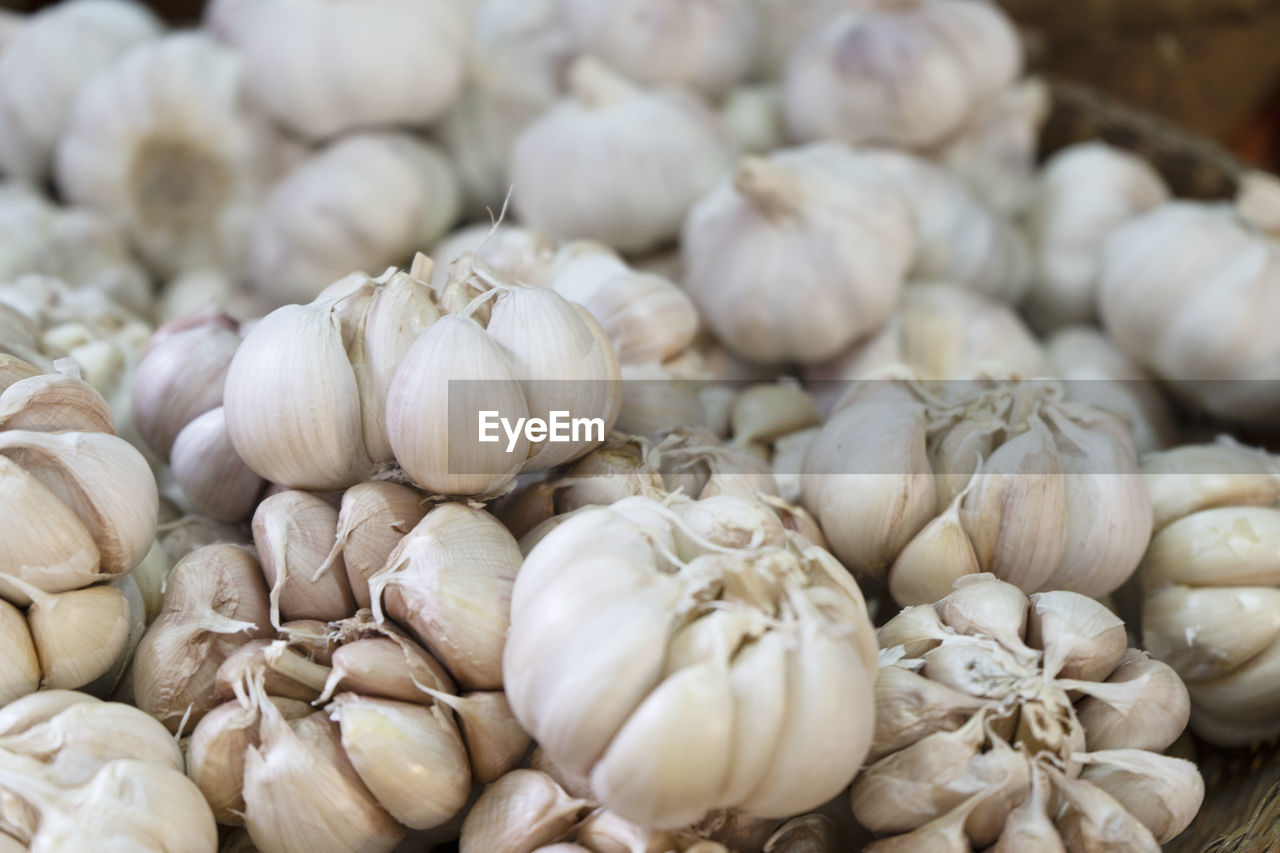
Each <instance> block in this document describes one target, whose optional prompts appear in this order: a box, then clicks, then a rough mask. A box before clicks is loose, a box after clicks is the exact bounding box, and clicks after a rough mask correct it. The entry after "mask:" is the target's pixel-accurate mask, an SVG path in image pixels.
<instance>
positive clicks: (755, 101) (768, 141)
mask: <svg viewBox="0 0 1280 853" xmlns="http://www.w3.org/2000/svg"><path fill="white" fill-rule="evenodd" d="M720 120H721V121H722V122H723V123H724V126H725V128H726V129H727V130H728V131H729V135H730V136H731V137H733V140H734V142H735V143H736V144H735V146H734V147H735V149H736V150H737V151H738V153H740V154H767V153H768V152H770V151H773V150H774V149H775V148H782V147H784V146H785V145H786V133H785V132H784V130H783V127H782V93H781V92H780V91H779V90H778V87H777V86H775V85H771V84H762V85H753V86H737V87H735V88H734V89H733V90H732V91H730V92H729V94H728V95H726V96H725V98H724V101H723V102H722V103H721V104H720Z"/></svg>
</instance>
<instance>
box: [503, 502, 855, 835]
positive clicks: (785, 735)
mask: <svg viewBox="0 0 1280 853" xmlns="http://www.w3.org/2000/svg"><path fill="white" fill-rule="evenodd" d="M667 504H668V505H667V506H664V505H663V503H661V502H659V501H656V500H653V499H652V498H646V497H633V498H627V499H625V500H623V501H619V502H617V503H615V504H614V505H613V506H612V507H608V508H594V509H586V510H582V511H581V512H580V513H577V514H574V515H573V516H572V517H570V518H568V519H566V520H565V521H564V522H563V523H562V524H560V525H559V526H558V527H556V528H555V529H554V530H553V531H551V532H550V533H549V534H547V535H546V537H545V538H543V539H542V540H541V541H540V542H539V543H538V544H537V546H536V547H534V549H533V550H532V551H531V552H530V553H529V555H528V557H527V558H526V560H525V562H524V565H523V567H522V568H521V571H520V574H519V575H518V576H517V578H516V584H515V589H514V591H513V594H512V600H511V628H510V631H509V633H508V639H507V645H506V650H505V652H504V662H503V674H504V679H505V681H506V688H507V697H508V700H509V701H510V704H511V708H512V710H513V711H514V712H515V715H516V718H517V719H518V720H520V722H521V723H522V724H523V725H524V726H525V728H526V730H528V731H529V732H530V734H531V735H533V736H534V738H535V739H536V740H537V741H538V742H539V744H540V746H541V747H542V748H543V749H544V750H545V751H546V752H547V754H548V756H549V757H550V758H551V759H552V760H553V761H554V762H555V763H556V764H558V765H560V766H563V767H564V768H565V769H566V770H567V771H568V772H570V773H574V774H581V775H585V776H589V777H590V780H591V787H592V790H593V791H594V792H595V794H596V796H597V797H598V798H599V800H600V802H601V803H602V804H603V805H605V806H606V807H608V808H609V809H610V810H612V811H614V812H616V813H617V814H618V815H620V816H621V817H623V818H625V819H627V820H630V821H633V822H635V823H637V824H640V825H644V826H650V827H656V828H663V827H666V828H678V827H681V826H684V825H687V824H688V823H690V822H693V821H696V820H699V819H701V818H702V817H703V816H704V815H705V814H706V812H707V811H709V810H711V809H713V808H717V807H732V808H736V809H739V810H741V811H744V812H746V813H748V814H757V815H762V816H781V815H786V814H792V813H795V812H797V811H801V810H804V809H805V808H808V807H810V806H811V805H813V804H817V803H821V802H824V801H825V800H827V799H829V798H830V797H831V796H833V795H834V794H835V793H837V792H838V791H840V790H841V789H842V788H843V787H844V786H845V785H846V784H847V783H848V781H849V778H850V777H851V776H852V774H853V773H854V772H855V771H856V768H857V766H858V764H859V763H860V761H861V759H862V757H863V755H864V753H865V749H866V744H867V742H868V738H869V735H870V732H869V729H868V728H867V727H868V725H869V723H870V716H869V714H870V706H869V703H868V701H867V694H868V692H869V687H870V685H869V683H867V681H866V679H868V678H869V676H870V675H871V672H872V669H871V652H872V644H871V643H870V635H869V631H870V623H869V621H868V620H867V617H866V611H865V604H864V602H863V600H862V597H861V594H860V593H859V592H858V591H857V588H856V586H855V585H854V584H853V583H852V581H851V579H850V578H849V576H848V575H847V574H846V573H845V572H844V570H843V569H842V568H841V567H840V566H839V564H838V563H836V562H835V561H834V560H832V559H831V558H830V556H829V555H827V554H826V553H825V552H824V551H822V550H821V549H817V548H813V547H810V546H808V543H807V540H803V539H796V538H793V535H792V534H789V533H788V532H787V531H786V530H785V529H784V528H783V527H782V525H781V523H780V522H777V521H776V518H774V517H773V516H772V514H771V512H770V511H769V510H768V508H767V507H766V508H764V509H763V512H760V511H759V510H760V509H761V507H762V506H763V505H760V504H757V503H755V502H753V501H751V500H748V499H744V498H735V497H728V496H722V497H717V498H711V499H708V500H704V501H683V502H681V501H668V502H667ZM770 518H774V520H773V521H768V519H770ZM712 543H715V544H712ZM801 543H804V544H801ZM725 549H727V550H725ZM783 567H789V568H787V569H785V571H786V572H788V574H785V575H784V574H783V573H782V571H784V569H783ZM722 582H723V586H721V583H722ZM709 583H710V584H712V586H708V585H707V584H709ZM756 584H761V585H762V586H758V587H757V586H755V585H756ZM712 588H714V589H715V590H717V591H719V592H718V594H717V593H712V594H710V595H707V593H709V592H710V591H711V589H712ZM749 589H757V590H758V591H759V594H758V596H757V595H756V594H754V593H751V592H749V591H748V590H749ZM695 590H705V591H706V592H695ZM717 595H718V596H719V597H721V599H722V602H723V603H722V604H721V605H720V606H718V607H713V606H711V599H712V598H714V597H717ZM687 596H692V597H691V598H689V597H687ZM703 596H705V597H706V598H705V604H702V605H700V604H697V603H695V602H697V601H701V600H703ZM682 600H683V601H687V602H689V603H688V605H686V606H687V607H689V608H690V612H689V614H688V615H689V617H690V619H684V620H680V621H679V622H677V621H674V620H677V618H678V617H677V616H676V615H675V612H676V610H675V608H676V605H677V602H679V601H682ZM566 607H568V608H572V609H573V610H574V611H581V612H583V613H587V614H590V615H588V617H587V618H586V619H585V621H565V620H563V619H550V618H548V616H549V615H550V614H551V613H556V612H562V608H566ZM774 607H776V608H779V609H778V610H777V611H776V612H777V613H778V614H779V619H780V621H778V622H776V623H770V624H769V625H767V626H766V625H765V624H763V623H761V622H759V621H758V620H759V618H760V617H761V616H762V615H763V613H764V612H765V611H764V610H762V609H761V608H769V609H770V612H774V611H772V608H774ZM681 624H683V625H684V627H683V628H679V630H677V628H678V627H679V625H681ZM753 625H754V626H755V627H754V628H753V627H752V626H753ZM749 637H754V640H753V641H747V640H748V638H749ZM744 643H745V644H744ZM833 678H834V679H836V681H834V682H833V681H832V679H833ZM819 684H821V687H820V688H819ZM819 689H820V690H821V692H822V693H824V695H827V696H828V697H832V698H829V699H828V700H827V701H824V702H816V701H813V699H812V694H811V693H810V691H812V690H819ZM570 696H572V697H573V698H572V699H569V697H570ZM819 753H820V754H821V755H822V756H823V759H822V760H819V759H818V758H817V757H816V756H817V755H818V754H819Z"/></svg>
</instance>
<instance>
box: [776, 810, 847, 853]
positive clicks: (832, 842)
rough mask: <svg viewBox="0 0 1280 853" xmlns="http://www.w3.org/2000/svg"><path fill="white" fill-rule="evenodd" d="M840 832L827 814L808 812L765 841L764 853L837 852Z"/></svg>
mask: <svg viewBox="0 0 1280 853" xmlns="http://www.w3.org/2000/svg"><path fill="white" fill-rule="evenodd" d="M839 849H840V833H839V830H838V829H837V828H836V825H835V822H834V821H832V820H831V818H829V817H827V816H826V815H821V814H807V815H801V816H800V817H795V818H792V819H791V820H789V821H787V822H786V823H784V824H783V825H782V826H781V827H779V828H778V830H777V831H776V832H774V833H773V835H771V836H769V840H768V841H766V842H765V845H764V853H837V851H838V850H839Z"/></svg>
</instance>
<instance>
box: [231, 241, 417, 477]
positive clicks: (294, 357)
mask: <svg viewBox="0 0 1280 853" xmlns="http://www.w3.org/2000/svg"><path fill="white" fill-rule="evenodd" d="M429 269H430V268H429V266H428V268H427V271H428V272H429ZM438 317H439V312H438V311H437V309H436V307H435V304H434V302H433V301H432V298H431V291H430V288H428V287H427V285H426V283H425V282H424V281H423V280H422V279H421V278H419V277H417V276H415V275H413V274H410V273H403V272H388V274H386V275H383V276H382V277H380V278H377V279H370V278H366V277H365V276H363V275H360V274H355V275H351V276H348V277H346V278H344V279H341V280H340V281H338V282H336V283H334V284H333V285H332V286H331V287H330V288H329V289H327V290H326V291H325V292H324V293H322V294H321V295H320V296H319V297H317V298H316V299H315V300H314V301H313V302H311V303H309V304H307V305H286V306H284V307H282V308H278V309H276V310H275V311H273V312H271V313H270V314H268V315H267V316H266V317H264V318H263V319H262V320H260V321H258V322H257V323H256V324H255V325H254V327H253V329H252V330H251V331H250V332H249V334H248V335H246V336H245V339H244V342H243V343H242V344H241V345H240V347H239V349H237V350H236V353H235V357H234V358H232V360H231V365H230V367H229V368H228V370H227V378H226V386H225V388H224V390H223V395H222V400H223V411H224V415H225V418H226V423H227V432H228V435H229V436H230V439H231V443H232V445H233V446H234V447H235V449H236V452H237V453H239V454H240V457H241V458H242V459H244V461H245V463H246V464H248V466H249V467H250V468H251V469H253V470H254V471H255V472H257V473H258V475H259V476H261V477H263V478H265V479H267V480H270V481H271V482H273V483H279V484H281V485H284V486H288V487H292V488H311V489H320V490H324V489H335V488H343V487H345V486H350V485H354V484H355V483H358V482H361V481H363V480H366V479H368V478H369V476H370V475H371V474H372V473H373V471H374V469H375V468H376V467H377V466H378V465H379V464H382V463H385V462H388V461H390V460H391V458H392V453H391V445H390V444H389V442H388V438H387V427H386V423H385V421H386V418H385V415H384V412H385V409H386V405H387V403H386V401H387V394H388V389H389V387H390V386H391V384H392V377H393V375H394V373H395V371H396V369H397V368H398V367H399V366H400V362H401V360H402V359H403V358H404V356H405V353H406V352H408V350H409V348H410V345H411V344H412V343H413V340H414V338H415V337H416V336H417V334H418V333H419V332H421V331H422V330H423V329H425V328H427V327H429V326H431V325H432V324H433V323H435V321H436V319H437V318H438Z"/></svg>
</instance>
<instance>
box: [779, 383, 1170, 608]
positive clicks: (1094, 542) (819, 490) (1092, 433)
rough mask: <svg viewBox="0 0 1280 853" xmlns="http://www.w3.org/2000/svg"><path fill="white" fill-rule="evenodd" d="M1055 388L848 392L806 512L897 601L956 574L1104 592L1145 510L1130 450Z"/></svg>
mask: <svg viewBox="0 0 1280 853" xmlns="http://www.w3.org/2000/svg"><path fill="white" fill-rule="evenodd" d="M1063 396H1064V392H1063V389H1062V387H1061V386H1060V385H1059V384H1058V383H1055V382H1052V381H1042V380H1035V381H1032V380H1026V381H1019V380H1014V381H999V380H978V381H968V382H956V381H952V382H918V381H872V382H864V383H855V384H854V385H852V386H851V387H850V388H849V391H848V392H847V393H846V394H845V396H844V398H843V399H842V400H841V401H840V402H839V403H838V404H837V406H836V411H835V413H834V414H833V415H832V416H831V418H830V420H828V421H827V422H826V424H825V425H824V426H823V428H822V431H821V432H820V433H819V434H818V436H817V437H816V438H815V439H814V440H813V442H812V444H810V446H809V450H808V453H807V455H806V456H805V461H804V469H803V470H804V475H805V477H804V483H803V490H804V504H805V506H806V507H808V508H809V510H810V511H811V512H813V513H814V515H815V516H816V517H817V519H818V522H819V524H820V525H821V526H822V530H823V532H824V533H825V534H826V536H827V539H828V540H829V541H830V542H831V546H832V550H833V551H834V552H835V553H836V555H837V556H839V557H840V559H841V560H842V561H843V562H844V563H845V565H847V566H849V567H850V568H851V569H853V570H854V571H855V572H857V573H859V574H860V575H862V576H864V577H867V578H870V579H874V580H887V582H888V587H889V592H890V594H891V595H892V596H893V598H894V599H895V600H896V601H897V602H898V603H900V604H918V603H922V602H926V601H932V600H934V599H936V598H938V597H939V596H940V595H941V594H943V593H945V592H946V591H947V590H948V589H950V588H951V585H952V583H953V582H954V581H955V580H956V579H958V578H960V577H962V576H964V575H969V574H975V573H978V572H991V573H994V574H995V575H996V576H997V577H999V578H1001V579H1002V580H1005V581H1008V582H1009V583H1011V584H1014V585H1016V586H1017V587H1019V588H1020V589H1023V590H1025V591H1026V592H1037V591H1040V590H1049V589H1064V590H1073V591H1076V592H1080V593H1083V594H1085V595H1090V596H1095V597H1096V596H1102V595H1106V594H1107V593H1109V592H1111V591H1113V590H1115V589H1116V588H1117V587H1119V586H1120V585H1121V584H1122V583H1124V581H1125V580H1126V579H1127V578H1128V577H1129V575H1130V574H1132V573H1133V570H1134V569H1135V568H1137V565H1138V561H1139V560H1140V559H1141V558H1142V552H1143V550H1144V549H1145V548H1146V545H1147V541H1148V539H1149V537H1150V534H1151V504H1150V500H1149V498H1148V497H1147V493H1146V489H1145V488H1144V487H1143V484H1142V482H1141V480H1140V478H1139V477H1137V476H1136V474H1137V472H1138V465H1137V458H1136V455H1135V452H1134V448H1133V439H1132V437H1131V435H1130V433H1129V430H1128V429H1127V427H1125V426H1124V425H1123V424H1121V423H1120V421H1119V420H1117V419H1116V418H1115V417H1114V416H1112V415H1110V414H1108V413H1106V412H1104V411H1103V410H1101V409H1096V408H1094V407H1092V406H1089V405H1086V404H1083V403H1077V402H1074V401H1066V400H1064V399H1063Z"/></svg>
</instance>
